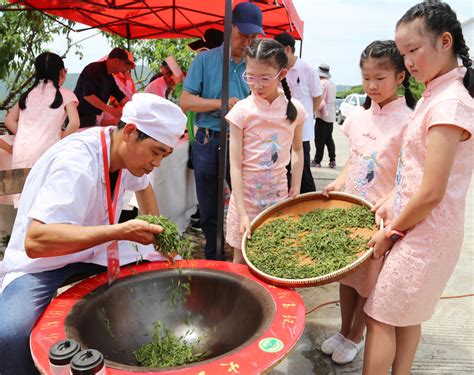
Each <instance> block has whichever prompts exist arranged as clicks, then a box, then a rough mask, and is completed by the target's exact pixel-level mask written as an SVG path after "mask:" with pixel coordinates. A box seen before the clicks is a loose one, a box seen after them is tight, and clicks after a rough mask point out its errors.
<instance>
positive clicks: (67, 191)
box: [0, 127, 161, 292]
mask: <svg viewBox="0 0 474 375" xmlns="http://www.w3.org/2000/svg"><path fill="white" fill-rule="evenodd" d="M111 129H113V127H110V128H106V132H105V133H106V142H107V149H108V152H110V133H109V130H111ZM109 160H110V155H109ZM149 184H150V182H149V179H148V176H147V175H145V176H142V177H135V176H133V175H132V174H131V173H130V172H129V171H128V170H125V169H124V170H123V171H122V180H121V183H120V192H119V194H118V202H117V211H116V212H115V221H116V222H117V221H118V219H119V216H120V211H121V208H122V205H123V202H122V201H123V197H124V194H123V193H124V191H125V190H131V191H138V190H143V189H145V188H147V187H148V185H149ZM33 219H36V220H39V221H41V222H44V223H46V224H53V223H61V224H77V225H82V226H96V225H109V217H108V214H107V198H106V189H105V179H104V164H103V159H102V148H101V143H100V128H96V127H95V128H90V129H87V130H85V131H83V132H80V133H76V134H73V135H70V136H69V137H66V138H64V139H63V140H61V141H59V142H58V143H56V144H55V145H54V146H52V147H51V148H50V149H48V150H47V151H46V152H45V153H44V154H43V155H42V156H41V158H40V159H39V160H38V161H37V162H36V164H35V165H34V166H33V168H32V169H31V171H30V174H29V175H28V178H27V180H26V183H25V186H24V188H23V191H22V196H21V201H20V206H19V208H18V213H17V216H16V220H15V225H14V227H13V232H12V235H11V239H10V242H9V244H8V247H7V249H6V252H5V258H4V260H3V262H1V263H0V285H1V288H0V292H1V291H3V289H4V288H5V287H6V286H7V285H8V284H9V283H10V282H12V281H13V280H15V279H16V278H18V277H20V276H22V275H25V274H27V273H36V272H43V271H48V270H53V269H58V268H61V267H64V266H66V265H67V264H70V263H77V262H85V263H95V264H100V265H104V266H106V265H107V255H106V247H107V245H108V244H109V243H105V244H101V245H98V246H94V247H92V248H90V249H87V250H83V251H80V252H77V253H74V254H69V255H63V256H56V257H48V258H37V259H31V258H29V257H28V256H27V255H26V252H25V248H24V242H25V236H26V231H27V229H28V227H29V225H30V223H31V221H32V220H33ZM135 245H137V246H135ZM119 256H120V264H121V265H123V264H127V263H131V262H134V261H136V260H137V259H138V258H140V256H141V257H142V258H143V259H147V260H159V259H161V256H159V255H158V253H156V252H155V251H154V249H153V246H152V245H148V246H143V245H139V244H132V243H131V242H129V241H120V242H119ZM2 279H3V282H2Z"/></svg>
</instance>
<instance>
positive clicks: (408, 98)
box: [402, 71, 416, 109]
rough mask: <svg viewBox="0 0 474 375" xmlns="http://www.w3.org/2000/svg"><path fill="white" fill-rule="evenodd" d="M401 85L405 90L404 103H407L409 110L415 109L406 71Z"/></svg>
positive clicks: (414, 100)
mask: <svg viewBox="0 0 474 375" xmlns="http://www.w3.org/2000/svg"><path fill="white" fill-rule="evenodd" d="M402 85H403V87H404V88H405V102H406V103H407V106H408V107H410V108H411V109H415V106H416V99H415V96H414V95H413V93H412V92H411V90H410V74H409V73H408V71H407V72H406V74H405V79H404V80H403V82H402Z"/></svg>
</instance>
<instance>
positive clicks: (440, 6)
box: [397, 0, 474, 97]
mask: <svg viewBox="0 0 474 375" xmlns="http://www.w3.org/2000/svg"><path fill="white" fill-rule="evenodd" d="M417 18H422V19H423V20H424V24H425V27H426V29H427V30H428V31H429V32H430V33H432V34H433V35H434V36H435V37H438V36H440V35H442V34H443V33H444V32H449V33H450V34H451V36H452V37H453V50H454V53H455V54H456V56H458V57H459V58H460V59H461V61H462V64H463V65H464V66H465V67H466V68H467V71H466V74H465V75H464V79H463V83H464V87H466V89H467V91H468V92H469V94H470V95H471V96H472V97H474V70H473V69H472V60H471V58H470V57H469V47H468V46H467V45H466V42H465V40H464V36H463V33H462V27H461V23H460V22H459V21H458V19H457V16H456V13H455V12H454V11H453V10H452V9H451V7H450V6H449V5H448V4H447V3H444V2H442V1H439V0H427V1H425V2H423V3H419V4H417V5H415V6H413V7H411V8H410V9H408V11H407V12H406V13H405V14H404V15H403V17H402V18H400V19H399V20H398V22H397V28H398V27H399V26H400V25H402V24H406V23H409V22H412V21H414V20H415V19H417Z"/></svg>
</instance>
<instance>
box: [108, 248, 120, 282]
mask: <svg viewBox="0 0 474 375" xmlns="http://www.w3.org/2000/svg"><path fill="white" fill-rule="evenodd" d="M119 273H120V262H119V250H118V241H112V243H111V244H110V245H109V246H107V279H108V281H109V285H111V284H112V283H113V282H114V280H115V279H116V278H117V277H118V275H119Z"/></svg>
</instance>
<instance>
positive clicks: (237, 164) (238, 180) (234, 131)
mask: <svg viewBox="0 0 474 375" xmlns="http://www.w3.org/2000/svg"><path fill="white" fill-rule="evenodd" d="M242 144H243V130H242V129H241V128H238V127H237V126H235V125H232V124H231V125H230V146H229V159H230V178H231V180H232V194H233V196H234V199H235V205H236V208H237V212H238V214H239V221H240V233H244V232H245V231H246V230H247V236H248V238H250V220H249V217H248V214H247V209H246V207H245V199H244V180H243V177H242V155H243V149H242Z"/></svg>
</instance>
